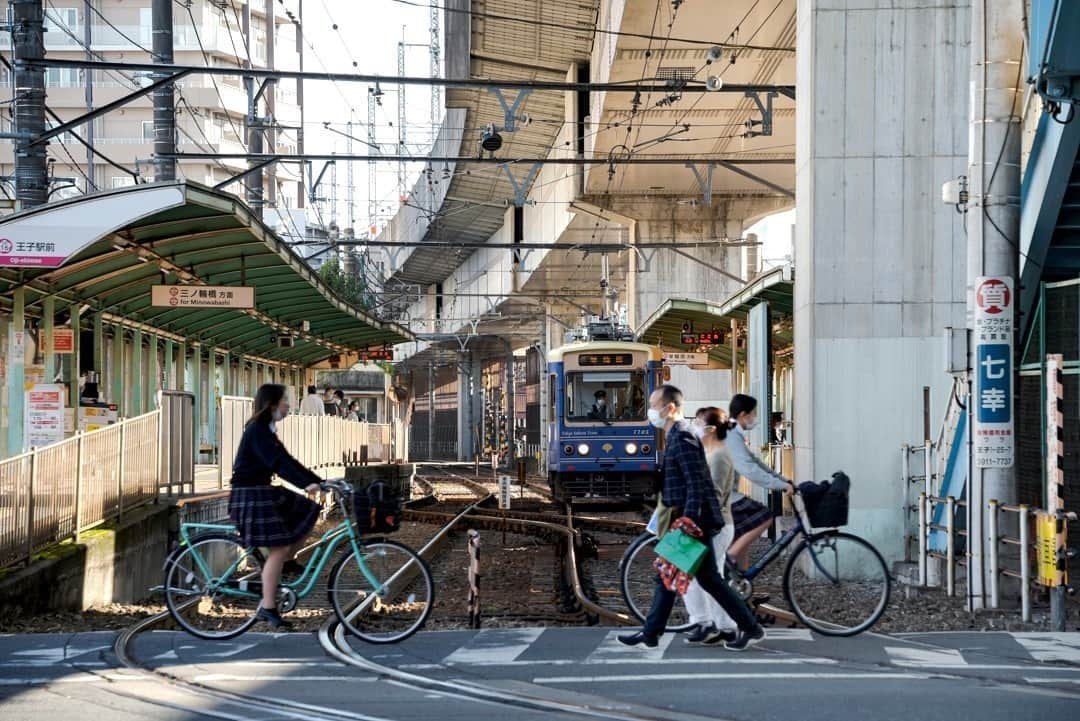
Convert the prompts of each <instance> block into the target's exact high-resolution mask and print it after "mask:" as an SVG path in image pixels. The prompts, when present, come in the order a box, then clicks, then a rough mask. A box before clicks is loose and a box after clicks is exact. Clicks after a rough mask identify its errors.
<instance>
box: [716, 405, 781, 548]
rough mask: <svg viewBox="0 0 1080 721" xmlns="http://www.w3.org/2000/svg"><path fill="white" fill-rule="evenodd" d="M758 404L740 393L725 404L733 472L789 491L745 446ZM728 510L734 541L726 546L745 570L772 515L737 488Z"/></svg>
mask: <svg viewBox="0 0 1080 721" xmlns="http://www.w3.org/2000/svg"><path fill="white" fill-rule="evenodd" d="M757 406H758V402H757V400H756V399H754V398H752V397H750V396H747V395H743V394H742V393H737V394H736V395H735V396H733V397H732V399H731V404H730V405H729V406H728V410H729V413H728V415H729V416H730V418H731V420H730V421H729V422H728V425H729V426H730V429H731V443H729V444H728V447H729V450H730V451H731V458H732V460H733V461H734V463H735V472H736V473H738V474H739V475H740V476H742V477H743V478H745V479H746V480H748V481H750V482H751V483H753V484H754V485H757V486H761V487H762V488H765V489H768V490H770V491H784V492H785V493H791V492H792V490H793V488H794V485H793V484H792V482H791V481H789V480H788V479H787V478H784V477H783V476H781V475H780V474H779V473H777V472H776V471H774V470H773V469H771V468H769V467H768V466H766V465H765V464H764V463H762V462H761V459H760V458H758V457H757V455H756V454H754V452H753V451H751V449H750V447H749V446H748V445H747V440H746V434H747V432H749V431H751V430H753V429H754V428H756V427H757V423H758V417H757V415H758V410H757ZM731 513H732V515H733V516H734V518H735V541H734V542H733V543H732V544H731V548H730V549H728V555H730V556H731V557H732V558H734V559H735V561H736V563H738V567H739V568H741V569H745V568H746V562H747V555H748V552H749V550H750V544H751V543H753V542H754V540H755V539H757V538H758V537H760V536H761V534H763V533H765V531H767V530H768V529H769V526H771V525H772V522H773V514H772V511H770V510H769V509H768V508H766V507H765V506H764V505H763V504H761V503H758V502H757V501H755V500H754V499H752V498H747V497H746V496H744V495H743V494H741V493H739V492H738V491H733V492H732V494H731Z"/></svg>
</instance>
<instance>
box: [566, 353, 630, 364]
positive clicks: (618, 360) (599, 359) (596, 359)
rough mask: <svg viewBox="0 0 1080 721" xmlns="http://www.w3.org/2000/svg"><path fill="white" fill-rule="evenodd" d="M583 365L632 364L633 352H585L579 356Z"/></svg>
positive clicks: (579, 361) (579, 360)
mask: <svg viewBox="0 0 1080 721" xmlns="http://www.w3.org/2000/svg"><path fill="white" fill-rule="evenodd" d="M578 363H579V364H580V365H581V366H582V367H585V366H632V365H634V354H633V353H583V354H582V355H581V356H579V357H578Z"/></svg>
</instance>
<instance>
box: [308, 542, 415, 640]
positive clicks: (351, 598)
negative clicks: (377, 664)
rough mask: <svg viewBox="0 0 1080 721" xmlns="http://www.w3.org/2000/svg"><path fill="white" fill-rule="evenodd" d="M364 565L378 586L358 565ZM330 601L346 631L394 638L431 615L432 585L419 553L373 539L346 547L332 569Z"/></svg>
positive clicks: (410, 631) (402, 637)
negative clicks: (353, 547) (356, 547)
mask: <svg viewBox="0 0 1080 721" xmlns="http://www.w3.org/2000/svg"><path fill="white" fill-rule="evenodd" d="M361 563H362V564H363V568H366V569H367V571H368V574H370V575H371V576H372V577H373V578H374V579H375V580H376V581H378V586H377V587H376V586H373V585H372V583H371V581H369V580H368V576H367V575H365V574H364V572H363V570H361V568H362V567H361ZM329 594H330V604H331V605H332V606H333V608H334V613H336V614H337V617H338V620H339V621H341V623H342V624H343V625H344V626H345V628H346V629H347V630H348V631H349V633H351V634H353V635H354V636H358V637H359V638H361V639H363V640H364V641H367V642H368V643H396V642H398V641H403V640H405V639H406V638H408V637H409V636H411V635H413V634H414V633H416V632H417V631H418V630H420V628H421V627H422V626H423V625H424V622H425V621H427V618H428V616H429V615H431V608H432V605H433V604H434V601H435V585H434V583H433V582H432V580H431V571H430V570H428V567H427V564H426V563H424V560H423V559H422V558H420V556H418V555H416V553H415V552H414V551H413V550H412V549H411V548H408V547H407V546H403V545H401V544H400V543H394V542H393V541H372V542H370V543H365V544H364V545H362V546H360V557H359V558H358V557H357V554H356V552H355V551H354V552H350V553H347V554H346V555H345V556H343V557H342V558H341V560H339V561H338V562H337V564H336V565H335V566H334V569H333V570H332V571H331V572H330V584H329Z"/></svg>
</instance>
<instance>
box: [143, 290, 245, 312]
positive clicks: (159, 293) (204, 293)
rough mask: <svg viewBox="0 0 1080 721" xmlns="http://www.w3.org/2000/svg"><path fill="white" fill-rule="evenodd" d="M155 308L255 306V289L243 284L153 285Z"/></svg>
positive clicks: (151, 299) (242, 307)
mask: <svg viewBox="0 0 1080 721" xmlns="http://www.w3.org/2000/svg"><path fill="white" fill-rule="evenodd" d="M150 304H151V305H153V306H154V307H155V308H238V309H241V310H243V309H248V308H254V307H255V289H254V288H251V287H244V286H216V285H155V286H153V287H152V288H151V289H150Z"/></svg>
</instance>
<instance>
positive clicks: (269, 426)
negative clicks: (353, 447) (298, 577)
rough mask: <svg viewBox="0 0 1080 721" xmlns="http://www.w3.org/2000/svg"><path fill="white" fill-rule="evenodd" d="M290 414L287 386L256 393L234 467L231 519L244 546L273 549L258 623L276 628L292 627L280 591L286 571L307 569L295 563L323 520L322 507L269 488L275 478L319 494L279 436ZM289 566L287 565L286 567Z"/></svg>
mask: <svg viewBox="0 0 1080 721" xmlns="http://www.w3.org/2000/svg"><path fill="white" fill-rule="evenodd" d="M288 414H289V401H288V399H287V398H286V395H285V386H281V385H274V384H266V385H263V386H260V388H259V391H258V392H257V393H256V394H255V410H254V413H253V414H252V416H251V418H250V419H249V420H248V422H247V425H246V426H245V427H244V434H243V436H242V437H241V438H240V446H239V447H238V448H237V450H236V460H235V462H234V463H233V475H232V491H231V492H230V494H229V517H230V518H231V519H232V521H233V523H234V524H236V528H237V530H238V531H239V532H240V538H241V541H242V542H243V544H244V545H245V546H260V547H264V548H268V549H269V553H268V555H267V557H266V563H265V564H264V565H263V570H262V603H261V605H260V607H259V613H258V618H259V620H260V621H266V622H267V623H268V624H270V626H271V627H273V628H289V627H291V626H292V624H291V623H289V622H288V621H285V620H284V619H282V618H281V614H280V613H278V610H277V589H278V582H279V581H280V580H281V572H282V568H283V567H284V568H285V569H286V570H289V571H291V572H296V571H301V572H302V571H303V567H302V566H301V565H300V564H298V563H297V562H296V561H294V560H291V559H292V558H293V556H294V555H295V554H296V549H297V547H298V545H299V543H300V542H301V541H302V540H303V539H304V537H305V536H307V534H308V533H309V532H310V531H311V529H312V527H313V526H314V525H315V521H316V520H317V519H318V516H319V509H320V506H319V504H317V503H315V502H314V501H312V500H310V499H308V498H306V497H304V496H302V495H300V494H299V493H295V492H294V491H291V490H290V489H288V488H285V487H284V486H273V485H270V481H271V480H272V479H273V477H274V476H275V475H277V476H279V477H281V478H283V479H285V480H286V481H288V482H289V483H291V484H293V485H294V486H296V487H297V488H300V489H303V490H304V491H305V492H306V493H309V494H311V493H315V492H317V491H318V490H319V482H320V479H319V477H318V476H316V475H315V474H314V473H312V472H311V471H310V470H308V469H307V468H305V467H304V466H303V465H301V464H300V462H299V461H297V460H296V459H295V458H293V457H292V456H291V455H289V452H288V451H286V450H285V446H283V445H282V443H281V441H280V440H278V437H277V435H276V432H277V427H276V423H277V422H278V421H280V420H281V419H282V418H284V417H285V416H287V415H288ZM286 562H288V563H286Z"/></svg>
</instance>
